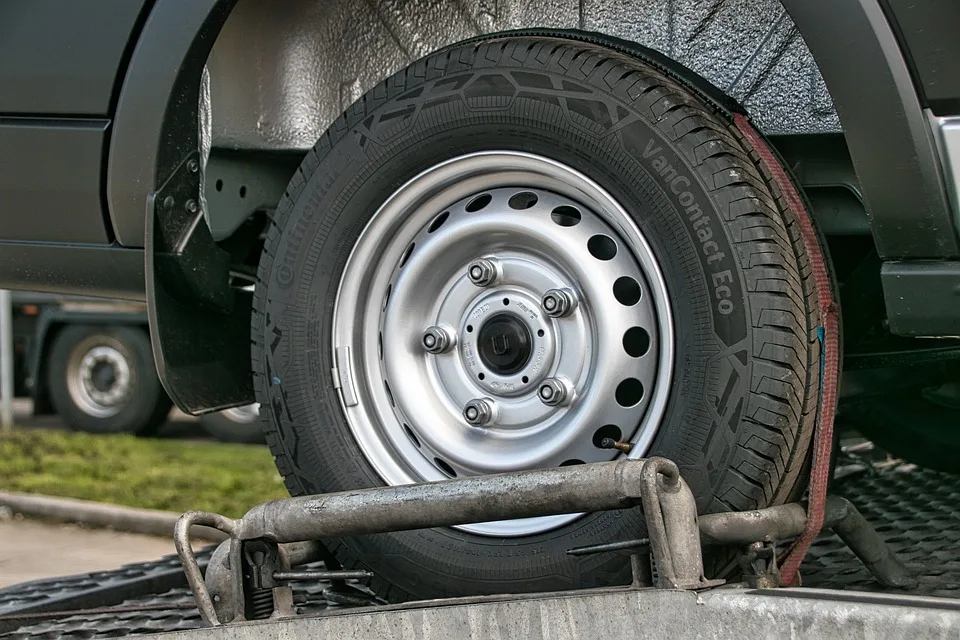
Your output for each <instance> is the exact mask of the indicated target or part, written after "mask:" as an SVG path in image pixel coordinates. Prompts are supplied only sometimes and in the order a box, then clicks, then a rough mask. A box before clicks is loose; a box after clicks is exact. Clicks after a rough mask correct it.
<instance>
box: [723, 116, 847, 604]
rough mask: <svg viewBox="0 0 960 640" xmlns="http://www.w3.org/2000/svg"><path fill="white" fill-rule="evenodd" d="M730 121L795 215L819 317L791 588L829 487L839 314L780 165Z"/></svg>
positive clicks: (785, 580) (809, 223) (807, 222)
mask: <svg viewBox="0 0 960 640" xmlns="http://www.w3.org/2000/svg"><path fill="white" fill-rule="evenodd" d="M733 117H734V125H735V126H736V127H737V129H738V130H739V131H740V133H741V134H742V135H743V136H744V138H746V140H747V141H748V142H749V143H750V145H751V146H752V147H753V149H754V151H755V152H756V153H757V155H758V156H759V158H760V163H761V165H762V166H763V168H764V169H766V171H767V173H768V174H769V175H770V177H771V178H772V180H773V182H774V183H776V185H777V186H778V187H779V189H780V192H781V193H782V194H783V197H784V198H786V200H787V203H788V205H789V207H790V208H791V209H793V211H794V212H795V213H796V214H797V222H798V224H799V225H800V235H801V237H802V239H803V244H804V248H805V249H806V253H807V257H808V259H809V260H810V267H811V269H812V270H813V277H814V282H815V286H816V289H817V306H818V309H819V312H820V314H819V315H820V325H819V326H818V327H817V338H818V342H819V347H820V394H819V400H818V403H817V419H816V429H815V432H814V437H813V461H812V465H811V469H810V494H809V502H808V507H807V526H806V529H805V530H804V532H803V533H802V534H801V535H800V537H799V538H797V540H796V541H795V542H794V543H793V546H792V547H791V548H790V549H789V551H787V553H786V554H785V559H784V560H783V563H782V566H781V572H780V578H781V584H783V585H792V584H794V583H795V581H796V578H797V571H798V569H799V568H800V563H801V562H802V561H803V558H804V556H805V555H806V553H807V550H808V549H809V548H810V545H811V544H813V541H814V540H815V539H816V537H817V536H818V535H819V533H820V530H821V529H822V527H823V517H824V509H825V505H826V499H827V484H828V483H829V481H830V456H831V454H832V452H833V419H834V414H835V413H836V409H837V388H838V386H839V378H840V314H839V308H838V306H837V304H836V302H835V301H834V298H833V286H832V283H831V280H830V273H829V268H828V266H827V260H826V256H825V254H824V249H823V247H822V245H821V244H820V238H819V236H818V235H817V231H816V229H815V228H814V226H813V220H812V218H811V217H810V213H809V212H808V211H807V207H806V205H805V204H804V201H803V199H802V198H801V197H800V193H799V192H798V191H797V188H796V186H795V185H794V183H793V181H792V180H791V179H790V176H788V175H787V172H786V171H785V170H784V168H783V164H782V163H781V162H780V160H779V159H778V158H777V156H776V155H775V153H774V152H773V150H772V149H771V148H770V146H769V145H768V144H767V142H766V140H764V138H763V136H761V135H760V134H759V133H758V132H757V130H756V129H754V128H753V126H752V125H751V124H750V122H749V120H748V119H747V118H746V117H745V116H743V115H741V114H734V116H733Z"/></svg>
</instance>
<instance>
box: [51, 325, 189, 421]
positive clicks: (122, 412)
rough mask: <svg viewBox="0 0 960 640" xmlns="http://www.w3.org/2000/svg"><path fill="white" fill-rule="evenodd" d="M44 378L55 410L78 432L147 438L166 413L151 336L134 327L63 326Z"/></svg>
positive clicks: (165, 401) (55, 341)
mask: <svg viewBox="0 0 960 640" xmlns="http://www.w3.org/2000/svg"><path fill="white" fill-rule="evenodd" d="M47 379H48V385H49V388H50V398H51V401H52V403H53V406H54V408H55V409H56V411H57V413H58V414H59V415H60V416H61V417H62V418H63V420H64V421H65V422H66V423H67V424H68V425H70V426H71V427H72V428H74V429H76V430H78V431H87V432H90V433H135V434H138V435H147V434H150V433H152V432H153V431H155V430H156V428H157V427H158V426H159V425H160V424H161V423H162V422H163V421H164V420H165V419H166V417H167V414H169V412H170V407H171V403H170V399H169V398H168V397H167V394H166V392H165V391H164V390H163V387H162V385H161V384H160V380H159V378H158V377H157V372H156V368H155V366H154V362H153V353H152V351H151V349H150V338H149V337H148V336H147V334H146V332H144V331H143V330H142V329H140V328H137V327H124V326H93V325H90V326H87V325H71V326H67V327H65V328H64V329H63V330H61V331H60V332H59V333H58V334H57V336H56V338H55V340H54V343H53V345H52V347H51V350H50V358H49V360H48V369H47Z"/></svg>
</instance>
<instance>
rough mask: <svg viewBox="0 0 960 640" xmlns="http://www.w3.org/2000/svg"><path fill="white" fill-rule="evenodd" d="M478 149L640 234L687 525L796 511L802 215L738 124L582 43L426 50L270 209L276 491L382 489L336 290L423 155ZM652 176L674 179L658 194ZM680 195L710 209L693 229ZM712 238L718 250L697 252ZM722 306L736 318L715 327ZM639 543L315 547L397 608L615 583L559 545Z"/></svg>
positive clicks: (809, 374)
mask: <svg viewBox="0 0 960 640" xmlns="http://www.w3.org/2000/svg"><path fill="white" fill-rule="evenodd" d="M481 107H482V108H481ZM489 149H512V150H522V151H528V152H532V153H538V154H541V155H545V156H548V157H551V158H554V159H556V160H558V161H560V162H563V163H566V164H568V165H570V166H573V167H575V168H577V169H579V170H581V171H583V172H584V173H586V174H587V175H588V176H589V177H590V178H592V179H593V180H595V181H596V182H598V183H599V184H600V185H601V186H603V187H604V188H605V189H606V190H607V191H609V192H610V193H612V194H613V196H614V197H615V198H617V199H618V200H619V202H620V203H622V204H623V205H624V206H625V208H626V209H627V210H628V211H631V212H632V215H634V216H635V218H636V221H637V224H638V225H639V226H640V228H641V230H642V231H643V232H644V234H645V236H646V238H647V239H648V240H649V241H650V242H651V244H652V246H653V250H654V252H655V253H656V254H657V257H658V259H659V260H660V265H661V269H662V270H663V271H664V274H665V276H666V278H667V280H668V282H667V284H668V287H669V289H670V291H671V303H672V304H673V306H674V322H675V323H676V327H675V330H676V332H677V342H676V347H677V350H678V359H677V370H676V371H675V374H674V382H673V388H672V390H671V399H670V401H669V406H668V409H667V413H666V415H665V419H664V422H663V425H662V427H661V428H660V431H659V434H658V436H657V438H656V441H655V443H654V446H653V448H652V453H654V454H656V455H662V456H666V457H668V458H671V459H673V460H675V461H676V462H677V463H678V464H679V465H680V467H681V470H682V473H683V474H684V477H685V478H686V480H687V481H688V482H689V484H690V486H691V487H692V489H693V491H694V493H695V495H696V497H697V501H698V505H699V508H700V510H701V513H704V512H716V511H724V510H731V509H733V510H744V509H754V508H758V507H763V506H767V505H770V504H776V503H782V502H785V501H787V500H789V499H793V498H794V497H795V496H796V494H797V492H799V491H801V490H802V489H803V484H804V482H803V481H804V479H805V474H806V473H807V469H808V464H807V463H808V450H809V443H810V439H811V436H812V432H813V429H814V425H815V419H816V410H817V402H818V394H819V387H820V371H819V368H820V351H819V345H818V342H817V335H816V332H817V326H818V323H819V317H818V311H817V307H816V297H815V286H814V281H813V277H812V271H811V269H810V267H809V265H808V258H807V256H806V253H805V250H804V245H803V242H802V239H801V235H800V229H799V226H798V224H797V212H794V211H791V210H790V209H789V206H788V204H787V202H786V200H785V199H784V198H782V197H781V195H780V193H779V191H778V189H777V187H776V186H774V185H773V184H772V183H771V180H770V177H769V176H768V175H766V174H765V172H764V170H763V169H762V168H761V167H760V166H759V165H758V158H757V156H756V155H755V153H754V151H753V150H752V149H751V148H750V147H749V145H748V144H747V143H746V142H745V141H744V139H743V138H742V137H741V135H740V134H739V132H738V130H737V129H735V128H734V127H733V125H732V123H731V122H729V121H728V120H727V119H725V118H723V117H722V116H721V115H720V114H718V113H717V112H716V111H714V110H713V109H712V108H711V107H710V106H708V105H707V104H705V103H704V102H702V101H701V100H699V99H697V98H695V97H694V96H693V95H692V94H691V92H689V91H688V90H686V89H684V88H683V87H681V86H680V85H679V84H677V82H676V81H674V80H671V79H669V78H667V77H666V76H664V75H663V74H661V73H659V72H658V71H656V70H654V69H652V68H650V67H649V66H647V65H645V64H644V63H642V62H640V61H638V60H636V59H634V58H632V57H629V56H626V55H623V54H620V53H617V52H614V51H611V50H608V49H605V48H602V47H599V46H595V45H592V44H584V43H579V42H573V41H569V40H563V39H559V38H529V37H507V36H504V37H502V38H496V39H492V40H487V41H484V42H481V43H476V44H467V45H462V46H458V47H451V48H449V49H446V50H444V51H442V52H439V53H437V54H434V55H431V56H429V57H427V58H425V59H423V60H420V61H418V62H416V63H414V64H413V65H411V66H410V67H409V68H407V69H405V70H403V71H401V72H399V73H397V74H396V75H394V76H393V77H391V78H390V79H388V80H387V81H385V82H384V83H382V84H380V85H379V86H377V87H376V88H375V89H373V90H372V91H370V92H369V93H367V94H366V95H364V96H363V97H362V98H361V99H360V100H358V101H357V102H356V103H355V104H354V105H353V106H352V107H350V108H349V110H348V111H347V112H346V113H345V114H344V115H343V116H342V117H341V118H339V119H338V120H337V121H336V122H335V123H334V124H333V125H332V126H331V127H330V128H329V130H328V131H327V132H326V133H325V134H324V136H323V137H322V138H321V139H320V141H319V142H318V143H317V145H316V146H315V147H314V149H313V150H312V151H310V152H308V153H307V155H306V157H305V159H304V161H303V164H302V166H301V167H300V169H299V170H298V171H297V173H296V174H295V175H294V177H293V179H292V181H291V183H290V185H289V188H288V191H287V194H286V195H285V197H284V198H283V200H282V202H281V203H280V206H279V209H278V212H277V215H276V217H275V218H274V223H273V225H272V226H271V228H270V230H269V233H268V236H267V239H266V246H265V250H264V254H263V257H262V260H261V262H260V268H259V285H258V286H257V288H256V291H255V302H254V314H253V323H252V337H253V366H254V376H255V385H256V391H257V400H258V401H259V402H260V403H261V406H262V410H261V411H262V415H263V417H264V419H265V420H266V421H267V422H268V425H267V427H266V435H267V442H268V444H269V445H270V448H271V450H272V451H273V453H274V455H275V457H276V463H277V466H278V468H279V470H280V472H281V473H282V475H283V476H284V478H285V480H286V484H287V487H288V489H289V490H290V492H291V493H292V494H294V495H302V494H310V493H322V492H329V491H340V490H348V489H357V488H361V487H370V486H376V485H381V484H382V481H381V480H380V478H379V477H378V475H377V474H376V473H375V471H374V470H373V469H372V468H371V466H370V465H369V464H368V463H367V462H366V460H365V459H364V458H363V456H362V455H361V453H360V450H359V448H358V446H357V444H356V442H355V441H354V438H353V436H352V434H351V432H350V429H349V428H348V426H347V424H346V422H345V419H344V416H343V412H342V410H341V405H340V401H339V399H338V395H337V392H336V391H335V389H334V382H333V379H332V378H331V369H330V363H331V362H332V360H333V358H332V353H331V349H332V345H331V317H332V313H333V304H334V299H335V295H336V290H337V286H338V283H339V278H340V276H341V273H342V270H343V268H344V264H345V262H346V259H347V257H348V255H349V253H350V251H351V248H352V246H353V244H354V242H355V241H356V239H357V238H358V236H359V234H360V232H361V230H362V229H363V228H364V225H365V224H366V222H367V221H368V220H369V218H370V216H371V215H372V214H373V212H375V211H376V210H377V208H378V206H379V205H380V204H381V203H382V202H383V200H384V199H385V198H386V197H387V196H388V195H389V194H391V193H392V192H393V191H394V190H395V189H397V188H398V187H400V186H401V185H402V184H403V183H404V182H406V181H407V180H408V179H410V178H411V177H413V176H414V175H416V174H418V173H419V172H421V171H423V170H425V169H427V168H429V167H430V166H433V165H435V164H437V163H438V162H441V161H443V160H446V159H449V158H451V157H454V156H457V155H461V154H464V153H468V152H473V151H479V150H489ZM664 163H666V164H664ZM664 167H670V168H672V169H673V170H675V171H676V172H677V173H676V176H678V177H682V178H684V180H680V181H679V182H678V181H677V180H678V179H679V178H673V176H671V178H672V179H673V181H672V182H668V183H666V184H665V183H664V182H663V181H662V178H661V177H660V175H659V174H658V172H657V169H661V170H662V171H663V173H664V174H666V172H667V171H668V169H666V168H664ZM683 182H688V183H689V188H687V187H686V186H685V185H684V184H683ZM670 184H672V185H674V186H675V187H677V186H679V187H682V188H681V189H679V193H675V192H672V191H671V189H670V188H669V186H670ZM687 192H689V194H690V196H689V197H688V196H687V195H685V194H686V193H687ZM678 195H679V196H681V197H682V198H683V201H684V202H686V205H687V206H691V207H692V206H694V205H699V206H700V207H701V209H702V211H703V212H704V213H703V217H704V218H705V220H704V221H703V222H701V223H699V224H698V226H697V227H693V225H692V220H691V219H690V218H689V216H687V215H682V213H683V208H684V207H683V206H681V205H680V204H679V203H680V200H678ZM690 197H692V198H694V201H693V205H691V204H690ZM691 213H695V210H692V209H691ZM705 228H706V229H709V233H710V234H712V236H713V237H712V239H711V238H706V237H705V236H706V235H707V233H708V231H704V230H703V229H705ZM698 230H699V231H700V233H701V235H700V236H699V237H698V236H697V235H696V234H697V231H698ZM707 240H712V241H713V242H716V243H717V245H716V246H713V245H711V246H710V247H708V249H709V252H708V253H706V254H705V253H704V249H702V247H701V243H704V242H706V241H707ZM719 254H722V256H720V255H719ZM711 257H712V259H711ZM728 270H729V275H730V279H731V282H726V278H727V274H726V273H725V272H726V271H728ZM718 273H719V274H723V275H721V276H719V277H718V278H717V280H714V276H716V274H718ZM720 284H726V285H727V286H729V287H730V291H729V292H728V291H727V290H725V289H719V288H718V285H720ZM727 293H729V294H730V296H729V298H726V299H729V300H730V301H731V304H732V307H730V308H729V310H730V312H729V313H726V314H721V313H720V312H719V309H718V306H717V304H718V300H719V299H720V298H721V297H723V296H725V295H726V294H727ZM724 309H727V307H724ZM374 339H375V338H374ZM642 532H643V520H642V517H641V515H640V514H639V513H638V512H637V510H630V511H625V512H610V513H597V514H591V515H588V516H585V517H583V518H581V519H580V520H578V521H576V522H574V523H572V524H570V525H567V526H565V527H563V528H561V529H558V530H555V531H552V532H549V533H546V534H541V535H536V536H529V537H526V538H518V539H492V538H482V537H478V536H474V535H470V534H467V533H464V532H460V531H458V530H454V529H431V530H423V531H414V532H403V533H391V534H380V535H371V536H363V537H355V538H349V539H343V540H333V541H328V544H329V546H330V548H331V550H332V551H333V552H334V553H335V555H336V556H337V558H339V560H340V561H341V562H342V563H343V565H344V566H345V567H355V566H362V567H366V568H369V569H372V570H373V571H375V572H376V578H375V579H374V580H373V581H372V587H373V588H374V589H375V591H376V592H377V593H379V594H380V595H382V596H384V597H386V598H387V599H389V600H393V601H401V600H405V599H410V598H432V597H446V596H452V595H462V594H482V593H504V592H521V591H548V590H552V589H564V588H577V587H593V586H607V585H610V584H618V583H620V584H622V583H624V582H626V581H628V580H629V578H628V576H629V569H628V567H627V566H626V564H625V561H624V559H623V558H622V557H619V556H610V555H596V556H587V557H571V556H568V555H566V554H565V552H566V550H567V549H569V548H570V547H573V546H577V545H584V544H589V543H597V542H607V541H612V540H619V539H625V538H635V537H638V535H641V534H642ZM727 558H728V556H727ZM713 570H716V569H715V568H714V569H713Z"/></svg>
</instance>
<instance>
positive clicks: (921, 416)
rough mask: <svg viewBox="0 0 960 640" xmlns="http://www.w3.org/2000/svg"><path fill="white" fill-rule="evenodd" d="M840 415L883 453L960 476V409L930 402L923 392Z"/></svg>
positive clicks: (874, 402) (857, 407)
mask: <svg viewBox="0 0 960 640" xmlns="http://www.w3.org/2000/svg"><path fill="white" fill-rule="evenodd" d="M843 416H844V418H846V419H847V420H849V422H850V425H851V426H852V427H854V428H855V429H856V430H857V431H859V432H860V433H861V434H862V435H864V436H865V437H867V438H869V439H870V440H871V441H873V443H874V444H876V445H877V446H879V447H880V448H881V449H883V450H884V451H887V452H888V453H891V454H893V455H895V456H897V457H900V458H903V459H904V460H906V461H907V462H912V463H914V464H917V465H920V466H921V467H927V468H929V469H936V470H937V471H943V472H945V473H950V474H955V475H960V409H958V408H956V407H950V406H944V405H943V404H940V403H937V402H935V401H933V400H931V399H930V398H929V397H927V396H926V395H925V390H924V389H922V388H916V389H909V390H906V391H904V392H902V393H895V394H888V395H885V396H883V397H879V398H871V399H870V400H869V401H867V402H859V403H856V404H853V405H851V406H848V407H844V408H843Z"/></svg>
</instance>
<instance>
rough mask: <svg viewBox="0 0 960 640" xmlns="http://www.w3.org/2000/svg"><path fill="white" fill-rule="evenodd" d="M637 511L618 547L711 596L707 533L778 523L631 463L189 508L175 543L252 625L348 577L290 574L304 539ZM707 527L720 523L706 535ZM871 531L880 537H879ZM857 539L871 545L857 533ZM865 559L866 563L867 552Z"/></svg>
mask: <svg viewBox="0 0 960 640" xmlns="http://www.w3.org/2000/svg"><path fill="white" fill-rule="evenodd" d="M846 504H849V503H846ZM638 505H639V506H641V507H642V509H643V513H644V517H645V521H646V525H647V529H648V536H649V538H647V539H644V540H642V541H641V540H634V541H627V542H625V543H619V545H620V548H623V546H624V545H627V546H629V545H633V546H634V547H638V546H644V547H646V546H647V545H648V546H649V550H650V552H651V553H652V556H653V561H654V566H655V567H656V572H657V582H656V586H657V587H659V588H671V589H705V588H709V587H712V586H717V585H719V584H722V583H723V581H722V580H707V579H705V578H704V575H703V558H702V551H701V537H704V538H705V539H706V540H708V541H713V542H721V543H733V542H737V543H742V544H749V543H754V542H762V541H766V540H771V538H770V537H769V535H767V534H766V533H764V531H766V530H767V529H769V527H768V528H767V529H765V528H764V526H765V525H764V526H753V527H751V526H750V523H755V522H766V520H765V519H764V518H765V516H764V515H763V513H764V511H759V512H756V511H755V512H745V513H730V514H718V515H719V516H721V518H722V519H718V518H715V517H714V516H704V518H698V516H697V511H696V503H695V501H694V498H693V494H692V493H691V491H690V488H689V487H688V486H687V484H686V483H685V482H684V481H683V479H682V478H681V477H680V472H679V469H678V468H677V465H676V464H675V463H673V462H672V461H670V460H667V459H665V458H649V459H622V460H618V461H615V462H602V463H593V464H584V465H577V466H570V467H560V468H556V469H541V470H533V471H522V472H516V473H504V474H496V475H487V476H478V477H468V478H457V479H453V480H444V481H440V482H432V483H425V484H414V485H405V486H396V487H377V488H372V489H364V490H358V491H345V492H340V493H333V494H326V495H316V496H303V497H297V498H287V499H283V500H274V501H271V502H266V503H263V504H260V505H257V506H255V507H253V508H252V509H251V510H250V511H248V512H247V513H246V515H244V516H243V517H242V518H240V519H239V520H232V519H230V518H226V517H224V516H222V515H219V514H214V513H205V512H198V511H190V512H187V513H185V514H183V516H181V518H180V519H179V520H178V522H177V525H176V528H175V532H174V540H175V544H176V547H177V553H178V554H179V555H180V559H181V562H182V564H183V567H184V572H185V573H186V577H187V581H188V583H189V585H190V588H191V590H192V591H193V595H194V598H195V599H196V601H197V607H198V609H199V611H200V615H201V617H202V619H203V621H204V624H206V625H208V626H218V625H220V624H223V623H228V622H237V621H242V620H247V619H251V618H254V619H256V618H266V617H286V616H291V615H293V614H294V612H293V602H292V591H291V589H290V586H289V584H288V581H289V580H293V579H320V578H327V579H336V578H343V577H344V576H343V575H340V573H342V572H291V571H290V568H291V567H292V566H294V565H296V564H302V563H303V562H306V561H308V560H312V559H314V558H313V557H312V556H313V555H315V549H316V546H312V547H311V546H310V545H303V544H302V543H304V542H308V541H314V540H319V539H324V538H333V537H341V536H354V535H360V534H369V533H385V532H390V531H406V530H412V529H424V528H433V527H446V526H454V525H460V524H471V523H476V522H488V521H492V520H511V519H517V518H530V517H537V516H547V515H557V514H567V513H580V512H592V511H608V510H614V509H625V508H631V507H635V506H638ZM785 506H786V507H796V508H798V509H799V511H797V510H796V509H788V510H787V511H786V512H785V515H781V516H780V517H779V518H774V519H773V520H775V521H776V522H778V523H781V524H782V522H781V521H783V519H784V518H786V522H787V525H785V526H784V527H781V528H779V529H775V531H774V533H775V534H776V537H779V536H780V535H781V534H782V533H783V532H784V531H787V532H790V531H793V530H795V529H796V528H797V527H796V524H797V522H800V523H801V525H800V529H801V530H802V523H805V522H806V513H805V512H804V511H803V507H801V506H799V505H785ZM773 509H781V508H780V507H774V508H773ZM850 509H852V505H850ZM853 512H856V510H855V509H853ZM845 513H849V511H845ZM758 514H759V515H758ZM801 514H802V515H801ZM856 515H857V516H859V514H856ZM860 519H861V520H862V517H860ZM704 520H706V521H707V522H708V523H710V524H709V525H708V526H707V532H705V531H704ZM195 524H199V525H206V526H209V527H214V528H217V529H219V530H221V531H223V532H224V533H227V534H228V535H229V536H230V538H229V539H228V540H226V541H225V542H223V543H221V545H220V546H219V547H218V548H217V550H216V551H215V552H214V555H213V557H212V558H211V560H210V563H209V565H208V568H207V576H206V581H204V577H203V575H202V574H201V572H200V568H199V565H198V563H197V560H196V557H195V555H194V553H193V551H192V548H191V545H190V540H189V531H190V527H191V526H193V525H195ZM864 524H865V522H864ZM866 528H867V529H869V527H866ZM638 533H639V532H638ZM870 533H872V534H873V536H874V538H876V534H875V533H873V532H872V530H870ZM761 534H762V535H761ZM860 537H861V538H862V535H861V536H860ZM847 542H848V543H851V542H852V543H854V544H855V543H858V542H862V540H861V539H860V538H857V537H856V536H851V540H847ZM870 542H871V543H878V544H877V545H875V546H876V548H877V549H881V551H882V552H881V553H880V554H879V555H880V556H882V558H881V560H880V562H879V565H878V564H877V562H874V566H873V567H871V569H872V570H874V572H875V573H878V571H879V573H883V572H887V573H889V574H890V575H889V576H888V578H889V579H890V580H894V581H898V582H901V583H903V581H905V580H906V581H909V579H910V578H909V576H908V574H907V571H906V569H905V568H904V567H903V565H902V564H900V563H899V561H898V560H897V559H896V557H895V556H893V555H892V554H891V553H890V552H889V550H887V548H886V546H885V545H884V544H883V542H882V541H881V540H879V538H876V539H875V540H871V541H870ZM617 544H618V543H614V545H617ZM608 550H612V549H611V547H610V545H600V546H598V547H595V548H584V549H581V550H574V552H575V553H577V552H579V553H590V552H600V551H608ZM871 553H872V555H870V554H867V555H870V557H871V558H872V559H873V560H877V551H876V549H873V550H871ZM858 555H860V556H861V558H863V557H864V555H863V554H861V553H860V552H858ZM642 565H643V563H642V562H641V561H640V559H639V557H633V558H632V560H631V566H632V567H633V570H634V586H646V584H648V581H647V580H646V579H645V576H644V575H643V574H644V573H647V574H648V573H649V565H647V566H646V567H643V566H642ZM774 566H775V563H774ZM328 573H329V575H328ZM361 574H363V575H366V574H365V572H359V573H356V572H354V573H351V575H350V577H359V576H361ZM344 575H345V574H344ZM884 575H886V574H884ZM211 592H212V594H213V595H212V596H211Z"/></svg>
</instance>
